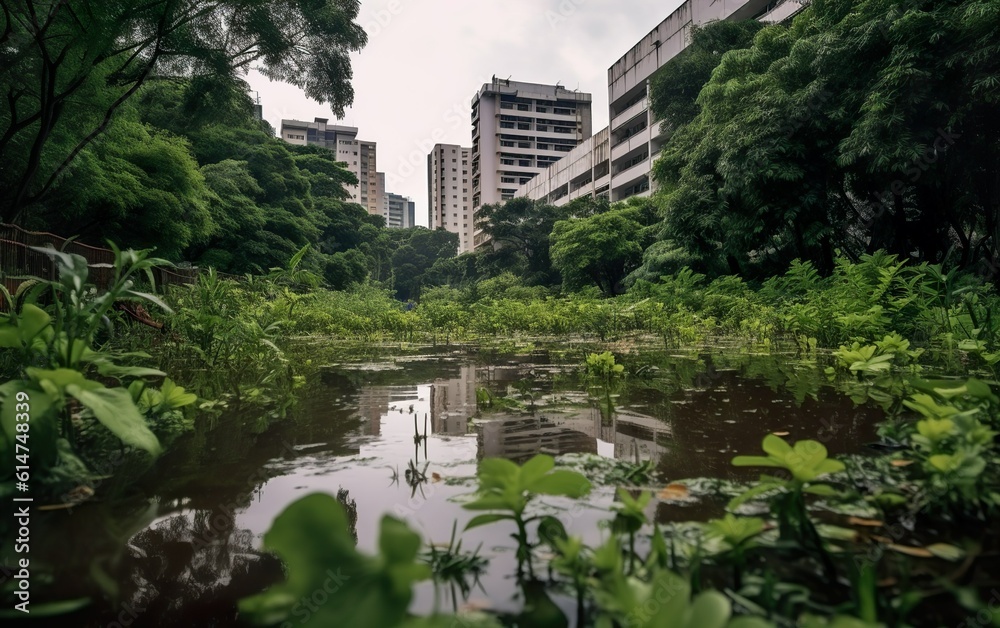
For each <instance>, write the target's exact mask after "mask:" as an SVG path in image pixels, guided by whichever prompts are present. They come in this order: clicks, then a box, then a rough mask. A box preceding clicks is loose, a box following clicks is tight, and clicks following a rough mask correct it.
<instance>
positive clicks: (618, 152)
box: [611, 127, 650, 162]
mask: <svg viewBox="0 0 1000 628" xmlns="http://www.w3.org/2000/svg"><path fill="white" fill-rule="evenodd" d="M649 136H650V130H649V127H646V128H645V129H642V130H641V131H638V132H636V134H635V135H633V136H631V137H630V138H628V139H627V140H625V141H623V142H621V143H619V144H617V145H615V146H612V147H611V161H613V162H614V161H618V160H619V159H621V158H622V157H624V156H625V155H628V154H629V153H631V152H633V151H635V150H637V149H639V148H647V147H648V146H649Z"/></svg>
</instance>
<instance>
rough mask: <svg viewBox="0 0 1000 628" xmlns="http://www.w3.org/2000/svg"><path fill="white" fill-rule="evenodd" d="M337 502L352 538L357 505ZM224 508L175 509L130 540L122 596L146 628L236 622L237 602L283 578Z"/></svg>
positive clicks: (342, 494) (345, 498) (346, 499)
mask: <svg viewBox="0 0 1000 628" xmlns="http://www.w3.org/2000/svg"><path fill="white" fill-rule="evenodd" d="M337 499H338V500H339V501H340V502H341V503H342V504H343V505H344V507H345V510H346V511H347V517H348V522H349V525H350V530H351V535H352V536H353V537H354V539H355V542H357V538H358V533H357V521H358V511H357V505H356V503H355V501H354V500H353V499H351V498H350V495H349V493H348V491H347V490H346V489H340V490H339V491H338V492H337ZM259 545H260V542H259V540H258V539H257V538H256V537H255V535H254V534H253V533H252V532H251V531H250V530H247V529H243V528H238V527H236V525H235V518H234V516H233V513H232V512H229V511H228V509H227V508H225V507H219V508H215V509H212V510H196V511H194V512H193V514H192V513H179V514H176V515H173V516H170V517H169V518H167V519H165V520H162V521H160V522H159V523H158V524H157V525H155V526H152V527H149V528H146V529H145V530H143V531H142V532H139V533H138V534H136V535H135V536H134V537H132V539H131V542H130V543H129V547H128V550H129V551H128V556H127V557H126V558H125V560H124V561H123V565H122V576H123V577H122V578H121V579H120V581H122V582H127V583H129V584H127V585H125V586H124V587H123V590H122V594H123V596H122V597H123V601H124V602H125V603H126V604H127V605H128V606H129V608H133V609H136V610H137V611H138V614H139V615H141V621H140V624H141V625H143V626H176V625H213V626H226V625H236V603H237V601H238V600H239V599H240V598H243V597H246V596H249V595H253V594H255V593H259V592H261V591H263V590H264V589H266V588H267V587H269V586H271V585H272V584H275V583H277V582H280V581H282V580H284V577H285V576H284V574H283V568H282V564H281V561H280V560H279V559H278V558H277V557H276V556H273V555H271V554H268V553H265V552H262V551H260V550H259V549H257V548H258V547H259Z"/></svg>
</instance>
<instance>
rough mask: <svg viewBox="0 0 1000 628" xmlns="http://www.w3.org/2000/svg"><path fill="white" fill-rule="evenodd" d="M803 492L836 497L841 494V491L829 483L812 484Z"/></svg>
mask: <svg viewBox="0 0 1000 628" xmlns="http://www.w3.org/2000/svg"><path fill="white" fill-rule="evenodd" d="M802 492H803V493H810V494H812V495H819V496H821V497H835V496H837V495H840V491H838V490H837V489H835V488H833V487H832V486H830V485H829V484H810V485H809V486H806V487H804V488H803V489H802Z"/></svg>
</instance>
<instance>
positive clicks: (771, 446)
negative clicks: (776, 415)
mask: <svg viewBox="0 0 1000 628" xmlns="http://www.w3.org/2000/svg"><path fill="white" fill-rule="evenodd" d="M761 447H762V449H763V450H764V451H765V452H766V453H768V454H770V455H771V456H774V457H775V458H777V459H778V460H783V459H784V458H785V456H787V455H788V454H790V453H792V446H791V445H789V444H788V442H786V441H785V439H783V438H781V437H779V436H775V435H774V434H768V435H767V436H765V437H764V442H763V443H762V445H761Z"/></svg>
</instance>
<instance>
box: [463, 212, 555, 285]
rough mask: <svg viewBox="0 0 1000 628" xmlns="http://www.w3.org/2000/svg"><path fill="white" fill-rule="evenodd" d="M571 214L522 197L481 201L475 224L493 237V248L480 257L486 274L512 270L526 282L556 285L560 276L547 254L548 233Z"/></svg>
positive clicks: (492, 274)
mask: <svg viewBox="0 0 1000 628" xmlns="http://www.w3.org/2000/svg"><path fill="white" fill-rule="evenodd" d="M570 216H571V214H570V211H569V210H568V209H567V208H566V207H562V208H560V207H555V206H552V205H546V204H543V203H538V202H536V201H533V200H531V199H529V198H524V197H519V198H514V199H511V200H509V201H506V202H503V203H496V204H492V205H483V206H482V207H481V208H480V211H479V214H478V222H477V223H476V226H477V227H478V228H479V229H482V231H483V233H484V234H486V235H487V236H488V237H489V238H491V239H492V241H493V245H494V246H493V250H487V251H486V252H485V253H484V254H483V260H482V262H483V266H484V267H485V268H487V269H488V274H490V275H491V276H495V275H497V274H499V273H500V272H504V271H511V272H514V273H515V274H518V275H520V276H521V277H522V279H523V280H524V282H525V283H527V284H528V285H543V286H557V285H559V283H560V282H561V278H560V277H559V273H558V271H557V270H556V269H555V268H553V266H552V260H551V259H550V257H549V234H550V233H552V227H553V226H554V225H555V224H556V222H558V221H560V220H564V219H566V218H569V217H570Z"/></svg>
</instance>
